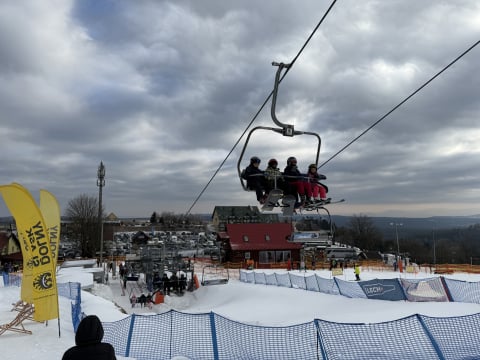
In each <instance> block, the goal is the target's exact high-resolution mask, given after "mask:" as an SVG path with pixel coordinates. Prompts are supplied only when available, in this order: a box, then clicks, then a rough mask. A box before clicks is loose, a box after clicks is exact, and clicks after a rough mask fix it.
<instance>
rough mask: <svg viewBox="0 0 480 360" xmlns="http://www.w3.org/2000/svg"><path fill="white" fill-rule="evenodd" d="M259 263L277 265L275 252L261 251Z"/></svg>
mask: <svg viewBox="0 0 480 360" xmlns="http://www.w3.org/2000/svg"><path fill="white" fill-rule="evenodd" d="M258 262H259V263H260V264H274V263H275V251H259V252H258Z"/></svg>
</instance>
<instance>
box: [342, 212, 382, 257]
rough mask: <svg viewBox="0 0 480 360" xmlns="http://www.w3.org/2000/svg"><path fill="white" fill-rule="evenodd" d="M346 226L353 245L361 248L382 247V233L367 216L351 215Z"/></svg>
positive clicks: (375, 248) (372, 248)
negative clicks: (348, 224)
mask: <svg viewBox="0 0 480 360" xmlns="http://www.w3.org/2000/svg"><path fill="white" fill-rule="evenodd" d="M348 228H349V232H350V235H351V238H352V239H353V244H354V245H355V246H357V247H359V248H361V249H363V250H380V248H381V247H382V243H383V237H382V234H381V233H380V231H379V230H378V229H377V228H376V227H375V225H374V224H373V221H372V220H371V219H370V218H369V217H368V216H366V215H353V217H352V218H351V220H350V226H349V227H348Z"/></svg>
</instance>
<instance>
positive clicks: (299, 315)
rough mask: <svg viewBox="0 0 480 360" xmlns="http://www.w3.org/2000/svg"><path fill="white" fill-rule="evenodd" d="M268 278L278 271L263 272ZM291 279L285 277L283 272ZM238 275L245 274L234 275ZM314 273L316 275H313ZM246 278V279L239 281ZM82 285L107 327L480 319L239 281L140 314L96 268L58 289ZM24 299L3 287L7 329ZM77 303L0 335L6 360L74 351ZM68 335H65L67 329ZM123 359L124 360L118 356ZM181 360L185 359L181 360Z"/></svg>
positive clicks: (65, 302)
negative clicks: (201, 317) (211, 321)
mask: <svg viewBox="0 0 480 360" xmlns="http://www.w3.org/2000/svg"><path fill="white" fill-rule="evenodd" d="M262 271H264V272H267V271H273V270H262ZM275 271H276V272H285V270H275ZM231 272H234V273H235V272H236V273H237V274H238V270H231ZM316 273H317V274H318V275H319V276H322V277H325V278H331V273H330V271H326V270H322V271H316ZM307 274H308V273H307ZM398 276H401V277H406V278H420V279H421V278H429V277H431V276H432V275H431V274H422V273H418V274H400V273H398V272H385V271H384V272H373V271H372V272H370V271H362V273H361V278H362V280H370V279H375V278H384V279H385V278H390V279H391V278H394V277H398ZM448 277H451V278H455V279H458V280H465V281H470V282H477V281H480V275H474V274H453V275H448ZM237 278H238V276H237ZM340 278H341V279H342V280H347V281H354V274H353V269H346V270H345V273H344V275H342V276H340ZM69 281H70V282H80V283H81V284H82V288H83V289H84V290H82V294H81V297H82V311H83V312H84V313H85V314H87V315H90V314H95V315H97V316H98V317H99V318H100V319H101V321H102V322H112V321H116V320H120V319H122V318H124V317H127V316H128V315H129V314H131V313H137V314H140V313H142V314H144V313H163V312H166V311H168V310H171V309H174V310H177V311H181V312H187V313H206V312H210V311H213V312H215V313H217V314H219V315H222V316H224V317H226V318H229V319H231V320H236V321H239V322H242V323H247V324H255V325H265V326H269V325H271V326H286V325H292V324H300V323H305V322H309V321H312V320H313V319H316V318H317V319H324V320H329V321H334V322H348V323H374V322H384V321H389V320H395V319H399V318H403V317H405V316H409V315H412V314H424V315H428V316H439V317H444V316H461V315H469V314H475V313H479V312H480V304H469V303H455V302H439V303H437V302H433V303H432V302H428V303H426V302H419V303H413V302H407V301H383V300H369V299H351V298H346V297H343V296H340V295H328V294H323V293H318V292H313V291H306V290H300V289H293V288H285V287H276V286H269V285H258V284H249V283H244V282H241V281H239V280H237V279H235V276H232V278H231V279H230V281H229V282H228V283H227V284H225V285H214V286H201V287H200V288H199V289H197V290H195V291H193V292H188V291H187V292H185V294H184V296H181V297H179V296H175V295H172V296H165V302H164V303H162V304H158V305H153V307H152V308H151V309H150V308H148V307H144V308H141V307H140V306H139V305H138V304H137V305H136V307H134V308H132V306H131V304H130V300H129V293H130V292H131V291H132V290H134V291H136V295H137V296H138V295H140V293H139V291H138V288H136V287H134V286H132V285H130V284H129V286H127V289H126V290H122V287H121V285H120V280H119V279H118V278H117V279H111V278H110V281H109V283H108V284H97V283H94V281H93V275H92V273H91V269H90V270H88V269H81V268H66V269H61V270H60V271H59V273H58V275H57V282H59V283H62V282H69ZM19 298H20V288H18V287H15V286H14V287H3V284H2V283H1V280H0V324H6V323H8V322H10V321H11V320H12V319H13V318H14V317H15V314H16V313H15V312H13V311H12V308H13V306H12V304H13V303H15V302H16V301H18V300H19ZM70 303H71V300H69V299H67V298H64V297H61V296H60V297H59V305H60V320H59V321H57V320H56V319H55V320H51V321H49V322H48V324H47V325H46V324H44V323H36V322H33V321H28V320H27V321H25V322H24V326H25V329H27V330H30V331H32V335H28V334H19V333H15V332H11V331H7V332H6V333H4V334H3V335H1V336H0V344H2V346H1V358H2V359H4V360H9V359H22V360H28V359H35V360H51V359H60V358H61V357H62V355H63V353H64V352H65V350H67V349H68V348H69V347H71V346H73V345H74V336H75V334H74V331H73V326H72V319H71V306H70ZM58 324H59V325H60V328H59V325H58ZM117 358H118V359H122V357H120V356H117ZM177 359H179V358H177Z"/></svg>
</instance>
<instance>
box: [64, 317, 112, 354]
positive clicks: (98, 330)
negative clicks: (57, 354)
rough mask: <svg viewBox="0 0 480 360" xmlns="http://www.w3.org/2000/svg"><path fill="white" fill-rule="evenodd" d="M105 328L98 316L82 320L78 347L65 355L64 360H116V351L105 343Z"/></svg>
mask: <svg viewBox="0 0 480 360" xmlns="http://www.w3.org/2000/svg"><path fill="white" fill-rule="evenodd" d="M102 339H103V326H102V323H101V322H100V319H99V318H98V317H97V316H96V315H88V316H86V317H84V318H83V319H82V321H81V322H80V324H79V325H78V329H77V333H76V334H75V344H76V346H73V347H71V348H70V349H68V350H67V351H65V353H64V354H63V357H62V360H84V359H95V360H116V359H117V358H116V357H115V349H114V348H113V346H112V345H110V344H108V343H103V342H102Z"/></svg>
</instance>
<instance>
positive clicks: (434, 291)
mask: <svg viewBox="0 0 480 360" xmlns="http://www.w3.org/2000/svg"><path fill="white" fill-rule="evenodd" d="M239 279H240V281H242V282H246V283H250V284H261V285H274V286H282V287H289V288H294V289H300V290H308V291H316V292H321V293H325V294H332V295H343V296H346V297H350V298H361V299H378V300H391V301H399V300H403V301H414V302H418V301H429V302H434V301H435V302H446V301H456V302H467V303H474V304H480V282H468V281H461V280H453V279H449V278H446V277H443V276H439V277H432V278H426V279H403V278H400V279H399V278H394V279H373V280H366V281H345V280H342V279H339V278H337V277H333V278H331V279H325V278H322V277H321V276H319V275H318V274H311V273H295V272H280V273H276V272H274V273H264V272H260V271H251V270H243V269H242V270H240V277H239Z"/></svg>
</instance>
